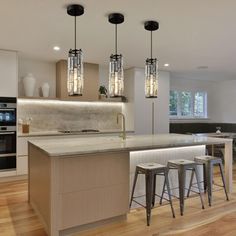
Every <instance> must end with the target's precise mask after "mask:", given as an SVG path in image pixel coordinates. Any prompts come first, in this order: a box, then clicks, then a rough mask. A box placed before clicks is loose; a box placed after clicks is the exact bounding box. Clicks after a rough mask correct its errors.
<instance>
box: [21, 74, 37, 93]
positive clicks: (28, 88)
mask: <svg viewBox="0 0 236 236" xmlns="http://www.w3.org/2000/svg"><path fill="white" fill-rule="evenodd" d="M35 84H36V80H35V78H34V76H33V74H31V73H29V74H28V75H27V76H25V77H24V78H23V85H24V91H25V96H26V97H33V96H34V90H35Z"/></svg>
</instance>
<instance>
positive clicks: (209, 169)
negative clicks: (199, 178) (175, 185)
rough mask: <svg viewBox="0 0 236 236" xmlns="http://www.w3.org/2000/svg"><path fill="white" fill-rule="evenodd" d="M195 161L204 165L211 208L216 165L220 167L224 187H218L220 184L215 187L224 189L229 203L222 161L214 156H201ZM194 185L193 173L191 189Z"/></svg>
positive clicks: (204, 180) (205, 181)
mask: <svg viewBox="0 0 236 236" xmlns="http://www.w3.org/2000/svg"><path fill="white" fill-rule="evenodd" d="M194 160H195V162H196V163H198V164H200V165H203V173H204V179H203V182H204V191H205V192H206V191H207V193H208V203H209V206H211V203H212V187H213V166H215V165H218V166H219V168H220V174H221V179H222V183H223V186H221V185H218V184H215V185H217V186H220V187H223V188H224V191H225V196H226V200H227V201H229V198H228V194H227V191H226V187H225V177H224V172H223V165H222V159H221V158H218V157H214V156H199V157H195V158H194ZM192 185H193V173H192V176H191V180H190V185H189V189H190V188H191V187H192ZM188 195H189V193H188Z"/></svg>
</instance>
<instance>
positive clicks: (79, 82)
mask: <svg viewBox="0 0 236 236" xmlns="http://www.w3.org/2000/svg"><path fill="white" fill-rule="evenodd" d="M67 64H68V70H67V71H68V75H67V90H68V95H69V96H82V94H83V88H84V72H83V52H82V50H81V49H80V50H77V49H75V50H72V49H71V50H70V51H69V55H68V63H67Z"/></svg>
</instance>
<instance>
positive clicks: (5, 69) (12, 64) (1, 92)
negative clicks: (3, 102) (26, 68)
mask: <svg viewBox="0 0 236 236" xmlns="http://www.w3.org/2000/svg"><path fill="white" fill-rule="evenodd" d="M17 77H18V61H17V52H14V51H5V50H0V84H1V85H0V96H1V97H17V93H18V79H17Z"/></svg>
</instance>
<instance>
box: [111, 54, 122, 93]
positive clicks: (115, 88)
mask: <svg viewBox="0 0 236 236" xmlns="http://www.w3.org/2000/svg"><path fill="white" fill-rule="evenodd" d="M109 95H110V97H121V96H123V95H124V69H123V57H122V55H121V54H120V55H117V54H115V55H113V54H112V55H111V56H110V65H109Z"/></svg>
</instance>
